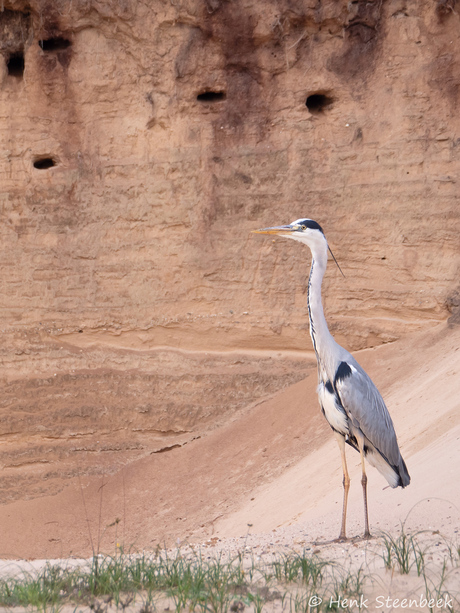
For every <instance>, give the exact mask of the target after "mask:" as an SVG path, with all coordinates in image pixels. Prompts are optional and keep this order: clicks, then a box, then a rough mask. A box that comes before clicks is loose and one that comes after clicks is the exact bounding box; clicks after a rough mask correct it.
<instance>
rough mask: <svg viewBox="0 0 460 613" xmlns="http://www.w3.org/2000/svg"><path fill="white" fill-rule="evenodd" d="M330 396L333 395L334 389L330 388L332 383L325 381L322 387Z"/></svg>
mask: <svg viewBox="0 0 460 613" xmlns="http://www.w3.org/2000/svg"><path fill="white" fill-rule="evenodd" d="M324 387H325V388H326V389H327V391H328V392H329V393H330V394H333V393H334V388H333V387H332V383H331V382H330V381H329V379H328V380H327V381H326V385H325V386H324Z"/></svg>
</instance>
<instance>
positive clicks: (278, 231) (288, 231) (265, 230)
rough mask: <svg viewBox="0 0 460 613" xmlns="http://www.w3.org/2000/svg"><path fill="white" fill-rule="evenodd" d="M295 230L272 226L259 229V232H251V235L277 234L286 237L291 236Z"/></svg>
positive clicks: (294, 228)
mask: <svg viewBox="0 0 460 613" xmlns="http://www.w3.org/2000/svg"><path fill="white" fill-rule="evenodd" d="M296 229H297V228H296V227H295V226H274V227H273V228H261V229H260V230H251V232H252V233H253V234H278V235H281V236H283V235H286V234H291V232H294V231H295V230H296Z"/></svg>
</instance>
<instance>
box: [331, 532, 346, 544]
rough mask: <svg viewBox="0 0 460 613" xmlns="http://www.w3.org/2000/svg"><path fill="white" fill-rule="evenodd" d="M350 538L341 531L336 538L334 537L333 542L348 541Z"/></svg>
mask: <svg viewBox="0 0 460 613" xmlns="http://www.w3.org/2000/svg"><path fill="white" fill-rule="evenodd" d="M349 540H350V539H349V538H348V537H347V535H346V534H342V533H340V534H339V536H338V537H337V538H336V539H334V540H333V541H332V542H333V543H346V542H347V541H349Z"/></svg>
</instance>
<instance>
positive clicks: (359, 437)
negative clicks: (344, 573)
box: [253, 219, 410, 540]
mask: <svg viewBox="0 0 460 613" xmlns="http://www.w3.org/2000/svg"><path fill="white" fill-rule="evenodd" d="M253 232H255V233H256V234H271V235H276V236H283V237H287V238H291V239H294V240H296V241H299V242H301V243H304V244H305V245H307V246H308V247H309V248H310V251H311V255H312V261H311V269H310V277H309V280H308V299H307V302H308V316H309V320H310V335H311V339H312V342H313V348H314V350H315V354H316V360H317V363H318V398H319V403H320V406H321V410H322V412H323V415H324V416H325V418H326V419H327V421H328V422H329V425H330V426H331V428H332V430H333V431H334V434H335V436H336V439H337V442H338V444H339V448H340V454H341V458H342V469H343V509H342V527H341V530H340V535H339V540H344V539H346V520H347V502H348V491H349V489H350V477H349V475H348V469H347V460H346V455H345V443H348V444H349V445H350V446H351V447H353V448H354V449H356V451H358V452H359V453H360V455H361V469H362V478H361V484H362V488H363V500H364V537H365V538H369V537H370V532H369V517H368V507H367V475H366V467H365V463H364V459H365V458H366V460H367V461H368V462H369V464H371V465H372V466H374V467H375V468H377V470H378V471H379V472H380V473H381V474H382V475H383V476H384V477H385V478H386V480H387V481H388V483H389V484H390V486H391V487H393V488H395V487H398V486H400V487H403V488H404V487H406V486H407V485H409V483H410V476H409V473H408V471H407V467H406V464H405V462H404V460H403V458H402V456H401V453H400V451H399V446H398V441H397V439H396V434H395V430H394V426H393V422H392V420H391V417H390V414H389V412H388V409H387V407H386V406H385V403H384V401H383V398H382V396H381V395H380V393H379V391H378V389H377V388H376V386H375V385H374V383H373V382H372V380H371V379H370V377H369V376H368V375H367V373H366V372H365V371H364V370H363V368H361V366H360V365H359V364H358V362H357V361H356V360H355V358H354V357H353V356H352V355H351V353H349V352H348V351H347V350H346V349H344V348H343V347H341V346H340V345H339V344H338V343H336V341H335V340H334V338H333V336H332V335H331V333H330V332H329V328H328V326H327V323H326V318H325V317H324V311H323V305H322V301H321V284H322V280H323V276H324V273H325V271H326V266H327V257H328V250H329V252H330V253H331V255H332V257H334V255H333V254H332V251H331V249H330V248H329V246H328V244H327V240H326V237H325V235H324V232H323V229H322V228H321V226H320V225H319V224H318V223H317V222H316V221H313V220H312V219H298V220H296V221H294V222H292V223H291V224H288V225H285V226H276V227H272V228H263V229H261V230H253ZM334 260H335V257H334ZM335 261H336V260H335ZM336 263H337V261H336ZM337 265H338V264H337Z"/></svg>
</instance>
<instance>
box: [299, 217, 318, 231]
mask: <svg viewBox="0 0 460 613" xmlns="http://www.w3.org/2000/svg"><path fill="white" fill-rule="evenodd" d="M298 224H299V225H300V226H305V227H306V228H310V230H319V231H320V232H321V234H324V232H323V228H322V227H321V226H320V225H319V223H318V222H317V221H313V219H301V220H300V221H299V222H298Z"/></svg>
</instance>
